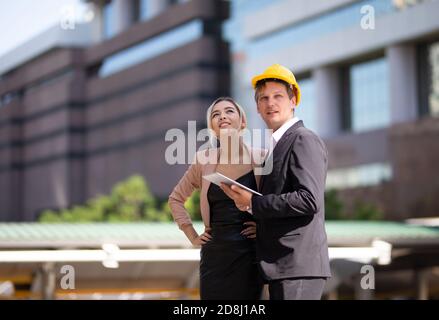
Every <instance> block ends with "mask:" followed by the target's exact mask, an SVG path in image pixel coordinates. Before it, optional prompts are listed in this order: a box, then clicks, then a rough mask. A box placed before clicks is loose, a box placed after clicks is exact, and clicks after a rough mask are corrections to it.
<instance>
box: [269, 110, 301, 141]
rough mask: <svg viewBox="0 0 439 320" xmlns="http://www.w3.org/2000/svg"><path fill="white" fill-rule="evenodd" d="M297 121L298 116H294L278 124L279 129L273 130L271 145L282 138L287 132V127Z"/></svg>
mask: <svg viewBox="0 0 439 320" xmlns="http://www.w3.org/2000/svg"><path fill="white" fill-rule="evenodd" d="M297 121H299V118H298V117H294V118H292V119H290V120H288V121H287V122H285V123H284V124H283V125H281V126H280V128H279V129H277V130H276V131H275V132H273V135H272V137H273V144H274V145H273V147H274V146H275V145H276V144H277V143H278V141H279V140H280V139H281V138H282V136H283V135H284V134H285V132H287V130H288V129H289V128H291V127H292V126H293V125H294V124H295V123H296V122H297Z"/></svg>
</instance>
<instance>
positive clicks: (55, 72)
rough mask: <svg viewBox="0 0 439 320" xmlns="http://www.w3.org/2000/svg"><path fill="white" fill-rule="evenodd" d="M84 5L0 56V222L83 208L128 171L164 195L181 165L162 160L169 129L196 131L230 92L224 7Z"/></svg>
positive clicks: (202, 2) (204, 0) (201, 0)
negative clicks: (78, 16)
mask: <svg viewBox="0 0 439 320" xmlns="http://www.w3.org/2000/svg"><path fill="white" fill-rule="evenodd" d="M86 4H87V5H88V8H89V10H88V11H87V12H85V16H84V19H83V20H84V21H83V23H77V22H76V20H75V19H74V16H72V12H71V11H70V12H69V10H67V11H66V12H65V13H66V15H65V16H61V17H60V24H59V25H57V26H54V27H53V28H51V29H50V30H47V31H46V32H44V33H42V34H40V35H39V36H37V37H35V38H34V39H32V40H31V41H29V42H27V43H26V44H25V45H23V46H21V47H18V48H17V49H15V50H13V51H12V52H10V53H7V54H5V55H4V56H3V57H2V58H1V59H0V75H1V77H0V97H1V106H0V190H1V192H0V208H1V212H0V220H2V221H29V220H35V219H36V218H37V216H38V214H39V213H40V212H41V210H44V209H47V208H53V209H56V208H66V207H69V206H72V205H74V204H80V203H84V202H85V201H86V200H87V199H89V198H91V197H93V196H95V195H97V194H106V193H109V191H110V190H111V188H112V186H113V185H114V184H115V183H117V182H118V181H121V180H123V179H125V178H126V177H127V176H129V175H132V174H142V175H143V176H144V177H145V178H146V179H147V181H148V182H149V184H150V187H151V189H152V191H153V192H154V193H155V194H156V195H158V196H162V197H165V196H167V195H168V194H169V192H170V190H171V188H172V186H173V185H175V183H176V182H177V181H178V178H179V177H181V176H182V174H183V173H184V170H185V169H186V166H185V165H174V166H171V165H168V164H167V163H166V162H165V149H166V147H167V145H169V143H166V142H165V134H166V132H167V130H168V129H171V128H178V129H181V130H182V131H183V132H187V130H188V122H187V121H188V119H190V120H196V121H197V125H198V126H201V127H197V129H201V128H202V127H204V126H205V123H206V121H205V110H206V109H207V107H206V106H208V105H209V104H210V102H211V101H212V100H213V99H214V98H216V97H218V96H220V95H225V94H228V93H229V88H230V81H229V60H228V59H229V54H228V52H229V48H228V46H227V44H226V43H225V42H224V41H223V39H222V35H221V31H222V30H221V23H222V21H223V20H224V19H226V18H227V17H228V8H229V6H228V3H227V2H220V1H215V0H193V1H164V0H146V1H144V0H113V1H100V0H96V1H87V2H86ZM67 9H68V8H67ZM70 10H72V9H70ZM73 14H74V12H73Z"/></svg>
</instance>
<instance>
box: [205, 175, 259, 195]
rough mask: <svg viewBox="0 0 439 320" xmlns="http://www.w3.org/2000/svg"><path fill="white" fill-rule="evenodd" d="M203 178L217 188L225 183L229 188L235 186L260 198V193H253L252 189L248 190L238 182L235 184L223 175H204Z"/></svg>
mask: <svg viewBox="0 0 439 320" xmlns="http://www.w3.org/2000/svg"><path fill="white" fill-rule="evenodd" d="M203 178H204V179H206V180H208V181H210V182H212V183H215V184H216V185H217V186H219V187H221V183H225V184H227V185H229V186H230V185H232V184H234V185H236V186H238V187H240V188H242V189H245V190H247V191H249V192H251V193H254V194H257V195H258V196H262V194H261V193H259V192H257V191H255V190H253V189H250V188H249V187H246V186H244V185H243V184H241V183H239V182H236V181H235V180H233V179H230V178H229V177H226V176H225V175H223V174H221V173H219V172H215V173H212V174H208V175H205V176H203Z"/></svg>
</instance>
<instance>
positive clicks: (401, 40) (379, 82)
mask: <svg viewBox="0 0 439 320" xmlns="http://www.w3.org/2000/svg"><path fill="white" fill-rule="evenodd" d="M436 12H439V1H436V0H424V1H405V0H357V1H355V0H328V1H306V0H277V1H268V0H255V1H232V2H231V17H230V19H229V20H228V21H227V22H226V23H225V26H224V34H225V36H226V39H227V41H229V42H230V47H231V54H232V58H231V59H232V94H233V96H234V97H236V98H237V99H238V101H240V102H241V103H242V104H243V105H244V106H246V108H247V110H248V111H249V114H251V115H252V116H251V124H252V126H253V127H258V126H261V127H262V126H263V123H262V122H261V120H260V118H259V115H258V114H257V113H256V112H254V111H255V110H256V106H255V102H254V100H253V90H252V88H251V84H250V79H251V78H252V77H253V76H254V75H256V74H258V73H261V72H262V71H263V70H264V69H265V68H266V67H268V66H269V65H271V64H273V63H280V64H283V65H285V66H287V67H289V68H291V70H293V72H294V73H295V75H296V77H297V78H298V81H299V85H300V86H301V88H302V99H301V103H300V105H299V107H298V108H297V111H296V114H297V116H298V117H299V118H301V119H303V120H304V122H305V125H306V126H308V127H309V128H311V129H312V130H314V131H315V132H317V133H318V134H319V135H320V136H322V137H323V138H324V140H325V142H326V144H327V146H328V150H329V158H330V161H329V172H328V179H327V188H328V189H331V188H335V189H338V190H340V192H339V194H340V196H341V197H342V199H343V201H344V202H345V204H346V206H347V210H349V208H351V209H352V208H353V207H354V206H355V203H356V202H357V201H362V202H363V203H373V204H375V205H376V206H377V207H378V208H380V209H381V210H383V211H385V212H386V216H385V218H388V219H404V218H407V217H416V216H434V215H438V212H439V182H438V179H437V177H438V176H439V171H438V170H437V169H435V167H436V163H437V162H438V159H439V143H437V141H438V139H439V118H438V115H439V89H438V88H439V71H438V70H439V20H438V19H437V17H436Z"/></svg>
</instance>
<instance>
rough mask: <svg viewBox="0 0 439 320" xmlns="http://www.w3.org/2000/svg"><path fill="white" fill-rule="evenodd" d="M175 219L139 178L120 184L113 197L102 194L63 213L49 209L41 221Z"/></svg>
mask: <svg viewBox="0 0 439 320" xmlns="http://www.w3.org/2000/svg"><path fill="white" fill-rule="evenodd" d="M171 220H172V215H171V211H170V210H169V207H168V206H167V204H166V203H164V204H161V203H158V201H157V200H156V199H155V197H154V196H153V195H152V193H151V191H150V189H149V186H148V184H147V183H146V181H145V180H144V179H143V177H142V176H139V175H135V176H131V177H130V178H128V179H127V180H126V181H122V182H119V183H117V184H116V185H115V186H114V187H113V189H112V191H111V194H110V195H100V196H97V197H95V198H92V199H90V200H89V201H87V203H86V204H85V205H83V206H75V207H73V208H70V209H63V210H60V211H59V212H56V211H53V210H46V211H44V212H43V213H42V214H41V216H40V219H39V221H41V222H102V221H109V222H131V221H171Z"/></svg>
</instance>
